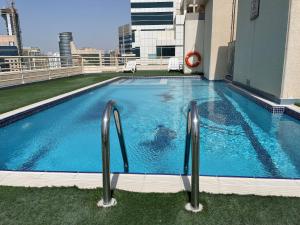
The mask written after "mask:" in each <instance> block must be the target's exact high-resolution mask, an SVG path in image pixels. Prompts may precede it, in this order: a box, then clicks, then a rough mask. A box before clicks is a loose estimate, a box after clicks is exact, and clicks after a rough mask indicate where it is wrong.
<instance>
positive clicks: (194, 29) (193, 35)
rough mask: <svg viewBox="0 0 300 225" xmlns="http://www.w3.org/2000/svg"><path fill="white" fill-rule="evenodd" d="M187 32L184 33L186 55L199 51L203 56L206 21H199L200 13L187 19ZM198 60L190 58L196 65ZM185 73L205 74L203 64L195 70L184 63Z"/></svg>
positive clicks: (189, 15)
mask: <svg viewBox="0 0 300 225" xmlns="http://www.w3.org/2000/svg"><path fill="white" fill-rule="evenodd" d="M184 27H185V31H184V37H185V38H184V55H187V54H188V52H190V51H197V52H199V53H200V54H201V55H202V54H203V52H204V35H203V34H204V32H205V29H204V28H205V27H204V20H199V14H198V13H189V14H187V15H186V18H185V24H184ZM194 60H195V61H196V59H195V58H194V57H191V58H190V62H192V63H194ZM184 73H186V74H191V73H203V62H202V63H201V64H200V65H199V66H198V67H194V68H190V67H188V66H187V65H186V64H185V63H184Z"/></svg>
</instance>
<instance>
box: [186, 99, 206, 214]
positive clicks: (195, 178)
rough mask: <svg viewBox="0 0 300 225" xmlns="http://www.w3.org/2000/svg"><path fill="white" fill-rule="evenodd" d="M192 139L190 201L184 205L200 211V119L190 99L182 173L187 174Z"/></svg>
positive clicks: (195, 103) (194, 102)
mask: <svg viewBox="0 0 300 225" xmlns="http://www.w3.org/2000/svg"><path fill="white" fill-rule="evenodd" d="M191 139H192V181H191V202H190V203H188V204H187V205H186V207H185V208H186V210H188V211H192V212H200V211H201V210H202V208H203V206H202V205H201V204H200V203H199V155H200V120H199V113H198V107H197V102H196V101H191V102H190V103H189V106H188V111H187V125H186V139H185V156H184V173H185V175H187V174H188V164H189V158H190V157H189V156H190V147H191Z"/></svg>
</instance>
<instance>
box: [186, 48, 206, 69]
mask: <svg viewBox="0 0 300 225" xmlns="http://www.w3.org/2000/svg"><path fill="white" fill-rule="evenodd" d="M193 56H195V57H196V58H197V61H196V62H194V63H191V62H190V58H191V57H193ZM201 62H202V57H201V55H200V53H199V52H197V51H191V52H188V54H186V56H185V64H186V65H187V66H188V67H190V68H195V67H197V66H199V65H200V64H201Z"/></svg>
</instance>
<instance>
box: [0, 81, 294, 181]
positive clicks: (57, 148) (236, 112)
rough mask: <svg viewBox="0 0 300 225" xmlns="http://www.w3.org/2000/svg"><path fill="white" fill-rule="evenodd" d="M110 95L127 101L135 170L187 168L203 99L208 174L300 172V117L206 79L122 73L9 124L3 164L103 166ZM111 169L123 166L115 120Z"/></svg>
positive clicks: (122, 104)
mask: <svg viewBox="0 0 300 225" xmlns="http://www.w3.org/2000/svg"><path fill="white" fill-rule="evenodd" d="M110 99H114V100H116V101H117V102H118V104H119V108H120V113H121V117H122V125H123V130H124V136H125V142H126V147H127V153H128V159H129V172H130V173H146V174H148V173H149V174H150V173H151V174H182V173H183V170H184V168H183V166H184V143H185V129H186V111H187V106H188V104H189V102H190V101H191V100H196V101H197V102H198V107H199V112H200V118H201V128H200V129H201V141H200V142H201V144H200V146H201V147H200V173H201V175H209V176H240V177H270V178H300V122H299V121H297V120H295V119H293V118H291V117H289V116H287V115H273V114H271V113H269V112H268V111H267V110H266V109H264V108H262V107H260V106H259V105H257V104H255V103H254V102H252V101H250V100H249V99H247V98H246V97H244V96H242V95H240V94H239V93H237V92H235V91H234V90H232V89H231V88H230V87H229V85H228V84H227V83H225V82H209V81H206V80H201V79H198V78H184V79H183V78H176V79H175V78H168V79H122V80H119V81H116V82H114V83H111V84H109V85H107V86H105V87H101V88H98V89H94V90H91V91H88V92H86V93H83V94H82V95H80V96H77V97H74V98H72V99H70V100H68V101H66V102H64V103H61V104H59V105H56V106H53V107H51V108H49V109H46V110H44V111H42V112H39V113H36V114H34V115H31V116H29V117H27V118H24V119H22V120H19V121H17V122H14V123H12V124H10V125H8V126H5V127H2V128H0V140H1V141H0V170H18V171H19V170H20V171H62V172H100V171H101V170H102V165H101V143H100V137H101V136H100V132H101V130H100V121H101V115H102V112H103V110H104V107H105V104H106V103H107V101H108V100H110ZM112 122H113V121H112ZM111 170H112V172H123V162H122V156H121V151H120V147H119V144H118V138H117V133H116V130H115V127H114V125H112V126H111Z"/></svg>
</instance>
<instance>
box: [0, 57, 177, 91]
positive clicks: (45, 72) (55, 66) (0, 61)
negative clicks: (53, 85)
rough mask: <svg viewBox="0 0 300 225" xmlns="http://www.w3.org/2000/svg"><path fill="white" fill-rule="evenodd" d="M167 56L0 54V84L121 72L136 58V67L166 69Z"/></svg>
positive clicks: (3, 85)
mask: <svg viewBox="0 0 300 225" xmlns="http://www.w3.org/2000/svg"><path fill="white" fill-rule="evenodd" d="M169 58H170V57H157V58H151V59H148V58H139V57H102V56H99V57H79V56H76V57H55V56H22V57H20V56H0V87H6V86H14V85H20V84H26V83H31V82H36V81H42V80H51V79H55V78H60V77H68V76H74V75H79V74H87V73H102V72H121V71H122V70H123V67H124V65H125V64H126V63H127V62H128V61H136V65H137V70H167V69H168V62H169ZM179 61H180V62H182V59H181V60H179Z"/></svg>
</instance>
